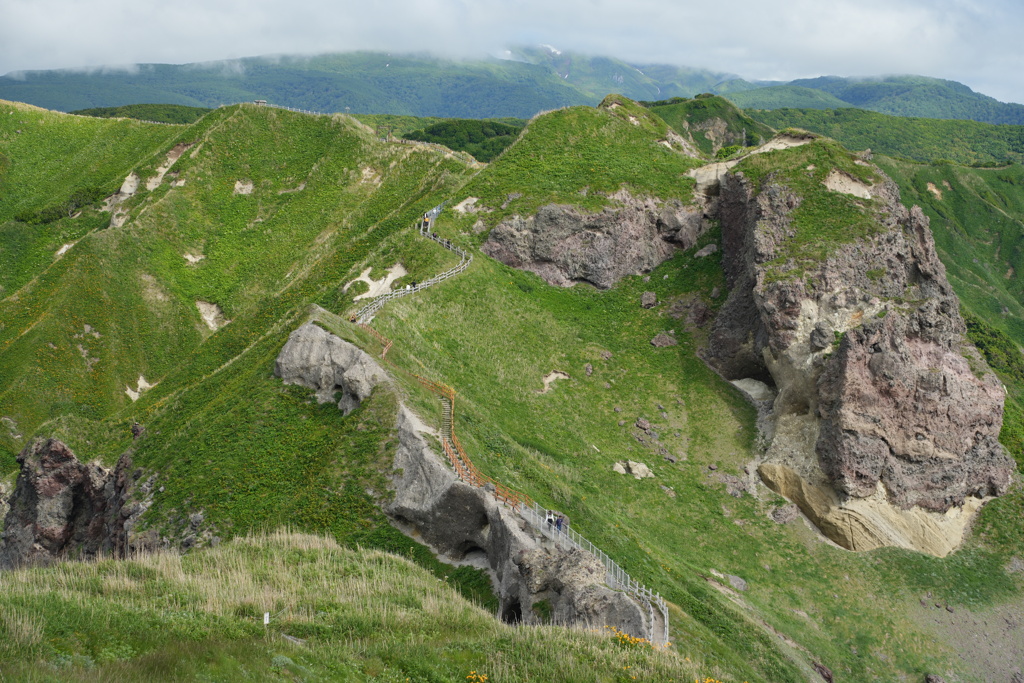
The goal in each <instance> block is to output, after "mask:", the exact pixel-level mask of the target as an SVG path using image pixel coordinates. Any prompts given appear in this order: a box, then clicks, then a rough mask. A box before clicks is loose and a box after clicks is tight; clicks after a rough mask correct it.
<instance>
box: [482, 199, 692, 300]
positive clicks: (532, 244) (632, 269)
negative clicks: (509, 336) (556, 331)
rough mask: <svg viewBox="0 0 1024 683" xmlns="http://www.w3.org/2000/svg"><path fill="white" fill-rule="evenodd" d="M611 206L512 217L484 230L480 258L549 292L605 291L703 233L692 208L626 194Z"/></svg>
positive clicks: (556, 208)
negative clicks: (585, 286)
mask: <svg viewBox="0 0 1024 683" xmlns="http://www.w3.org/2000/svg"><path fill="white" fill-rule="evenodd" d="M613 199H615V200H616V201H617V202H619V206H616V207H609V208H606V209H604V210H603V211H601V212H599V213H594V214H587V213H582V212H580V211H579V210H578V209H577V208H575V207H572V206H562V205H557V204H549V205H547V206H542V207H541V208H540V209H539V210H538V211H537V214H536V215H534V216H526V217H523V216H518V215H517V216H512V217H511V218H507V219H505V220H504V221H502V222H500V223H499V224H498V225H497V226H495V227H494V229H493V230H491V233H490V235H489V236H488V238H487V241H486V242H485V243H484V245H483V246H482V247H481V250H482V251H483V252H484V253H485V254H487V255H488V256H491V257H493V258H495V259H497V260H498V261H501V262H502V263H504V264H506V265H509V266H512V267H513V268H522V269H523V270H529V271H531V272H534V273H537V274H538V275H540V276H541V277H542V278H544V279H545V280H546V281H547V282H548V283H550V284H552V285H558V286H561V287H567V286H570V285H572V284H574V283H576V282H589V283H590V284H592V285H594V286H596V287H600V288H602V289H606V288H608V287H611V286H612V285H614V284H615V283H616V282H618V281H619V280H620V279H622V278H623V277H625V276H627V275H635V274H637V273H643V272H648V271H650V270H652V269H653V268H655V267H656V266H658V265H659V264H661V263H662V262H664V261H665V260H666V259H668V258H669V257H671V256H672V254H673V253H675V251H676V249H677V248H682V249H688V248H690V247H692V246H693V245H694V244H695V243H696V242H697V238H698V237H700V235H701V234H703V232H704V230H705V222H704V220H703V218H702V209H701V208H699V207H695V206H686V205H684V204H682V203H681V202H679V201H678V200H672V201H668V202H664V203H660V202H657V201H656V200H654V199H646V200H643V199H637V198H635V197H633V196H631V195H629V194H628V193H626V192H620V193H618V194H616V195H615V196H614V197H613Z"/></svg>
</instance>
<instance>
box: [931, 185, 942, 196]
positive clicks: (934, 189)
mask: <svg viewBox="0 0 1024 683" xmlns="http://www.w3.org/2000/svg"><path fill="white" fill-rule="evenodd" d="M928 191H929V192H931V193H932V194H933V195H935V198H936V199H942V190H940V189H939V188H937V187H935V183H928Z"/></svg>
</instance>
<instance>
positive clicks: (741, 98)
mask: <svg viewBox="0 0 1024 683" xmlns="http://www.w3.org/2000/svg"><path fill="white" fill-rule="evenodd" d="M728 96H729V100H730V101H732V102H733V103H734V104H735V105H736V106H737V107H741V108H743V109H779V108H781V107H791V108H800V109H840V108H842V107H852V106H853V105H852V104H849V103H848V102H844V101H842V100H841V99H839V98H838V97H836V96H835V95H832V94H830V93H826V92H822V91H821V90H815V89H814V88H804V87H800V86H796V85H773V86H769V87H767V88H758V89H756V90H743V91H739V92H729V93H728Z"/></svg>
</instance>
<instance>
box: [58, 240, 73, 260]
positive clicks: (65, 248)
mask: <svg viewBox="0 0 1024 683" xmlns="http://www.w3.org/2000/svg"><path fill="white" fill-rule="evenodd" d="M73 246H75V243H74V242H68V243H67V244H65V245H64V246H62V247H61V248H60V249H58V250H57V253H56V254H54V258H60V257H61V256H63V255H64V254H66V253H68V249H70V248H71V247H73Z"/></svg>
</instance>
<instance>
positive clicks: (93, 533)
mask: <svg viewBox="0 0 1024 683" xmlns="http://www.w3.org/2000/svg"><path fill="white" fill-rule="evenodd" d="M18 463H19V464H20V465H21V472H20V473H19V475H18V481H17V484H16V485H15V489H14V493H13V494H12V495H11V497H10V500H9V504H10V509H9V510H8V512H7V515H6V517H5V520H4V527H3V529H4V531H3V535H2V537H0V569H10V568H13V567H20V566H24V565H37V564H47V563H49V562H51V561H53V560H55V559H61V558H65V557H72V558H89V557H94V556H95V555H96V554H97V553H100V552H103V553H108V554H112V555H115V556H121V555H123V554H124V552H125V551H126V550H127V549H128V547H129V537H130V536H131V530H132V528H133V527H134V525H135V522H136V521H137V520H138V517H139V516H140V515H141V514H142V512H144V510H145V507H144V506H141V505H139V504H137V503H128V499H129V496H130V493H131V491H132V488H133V483H134V477H133V476H131V473H132V470H133V466H132V460H131V458H130V457H128V456H122V457H121V459H120V461H118V463H117V466H116V467H115V468H114V469H113V470H109V469H106V468H103V467H101V466H99V465H96V464H88V465H87V464H84V463H82V462H79V460H78V459H77V458H76V457H75V454H74V453H72V452H71V449H69V448H68V447H67V446H66V445H65V444H64V443H63V442H61V441H58V440H57V439H50V440H48V441H43V440H37V441H35V442H33V443H31V444H29V445H28V446H26V447H25V449H24V450H23V451H22V452H21V453H20V454H19V455H18Z"/></svg>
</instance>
